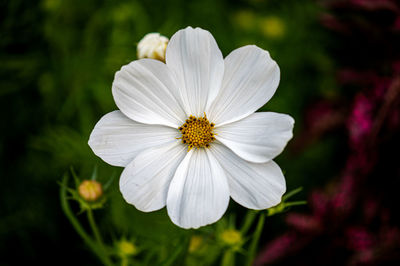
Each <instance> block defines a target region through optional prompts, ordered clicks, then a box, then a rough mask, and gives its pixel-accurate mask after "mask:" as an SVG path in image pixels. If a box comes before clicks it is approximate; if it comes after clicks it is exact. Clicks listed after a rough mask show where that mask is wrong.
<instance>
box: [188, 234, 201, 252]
mask: <svg viewBox="0 0 400 266" xmlns="http://www.w3.org/2000/svg"><path fill="white" fill-rule="evenodd" d="M202 245H203V237H201V236H199V235H193V236H192V237H191V238H190V244H189V253H195V252H196V251H198V250H199V249H200V248H201V246H202Z"/></svg>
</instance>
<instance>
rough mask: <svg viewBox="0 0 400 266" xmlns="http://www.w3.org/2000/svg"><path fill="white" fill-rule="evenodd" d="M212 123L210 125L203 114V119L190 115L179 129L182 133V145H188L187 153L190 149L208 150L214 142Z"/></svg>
mask: <svg viewBox="0 0 400 266" xmlns="http://www.w3.org/2000/svg"><path fill="white" fill-rule="evenodd" d="M214 126H215V125H214V123H210V122H209V121H208V119H207V116H206V114H205V113H204V116H203V117H198V118H197V117H195V116H193V115H191V116H190V117H189V118H188V119H186V122H185V123H184V124H183V125H182V126H181V127H180V128H179V131H180V132H181V133H182V137H181V138H180V139H182V143H183V144H187V145H188V151H190V150H191V149H192V148H197V149H198V148H204V147H205V148H209V147H210V143H211V142H213V141H214V140H215V137H214V135H215V133H213V132H212V131H213V129H214Z"/></svg>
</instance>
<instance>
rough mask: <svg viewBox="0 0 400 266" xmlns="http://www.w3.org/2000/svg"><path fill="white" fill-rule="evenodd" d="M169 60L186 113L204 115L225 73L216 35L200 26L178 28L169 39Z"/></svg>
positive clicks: (167, 56)
mask: <svg viewBox="0 0 400 266" xmlns="http://www.w3.org/2000/svg"><path fill="white" fill-rule="evenodd" d="M166 63H167V66H168V67H169V68H170V69H172V70H173V71H174V72H175V74H176V77H177V81H178V85H179V89H180V91H181V98H182V100H183V101H184V103H185V107H186V109H185V111H186V114H187V115H188V116H189V115H195V116H200V115H201V116H202V115H203V112H204V111H205V110H206V107H207V106H208V105H210V104H211V102H212V101H213V100H214V99H215V97H216V96H217V94H218V91H219V89H220V87H221V82H222V77H223V75H224V59H223V57H222V53H221V51H220V50H219V48H218V45H217V43H216V42H215V39H214V37H213V36H212V35H211V33H209V32H208V31H205V30H203V29H200V28H195V29H193V28H191V27H187V28H186V29H183V30H180V31H178V32H177V33H175V34H174V35H173V36H172V37H171V40H170V41H169V44H168V47H167V52H166Z"/></svg>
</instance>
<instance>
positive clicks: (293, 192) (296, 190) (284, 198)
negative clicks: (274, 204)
mask: <svg viewBox="0 0 400 266" xmlns="http://www.w3.org/2000/svg"><path fill="white" fill-rule="evenodd" d="M302 190H303V187H298V188H296V189H293V190H291V191H289V192H288V193H286V194H285V195H283V197H282V201H285V200H287V199H288V198H290V197H292V196H294V195H296V194H297V193H299V192H301V191H302Z"/></svg>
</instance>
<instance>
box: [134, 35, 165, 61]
mask: <svg viewBox="0 0 400 266" xmlns="http://www.w3.org/2000/svg"><path fill="white" fill-rule="evenodd" d="M167 44H168V38H167V37H165V36H162V35H160V34H159V33H148V34H146V35H145V36H144V37H143V38H142V39H141V40H140V42H139V43H138V45H137V56H138V58H139V59H142V58H152V59H157V60H160V61H163V62H165V51H166V50H167Z"/></svg>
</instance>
